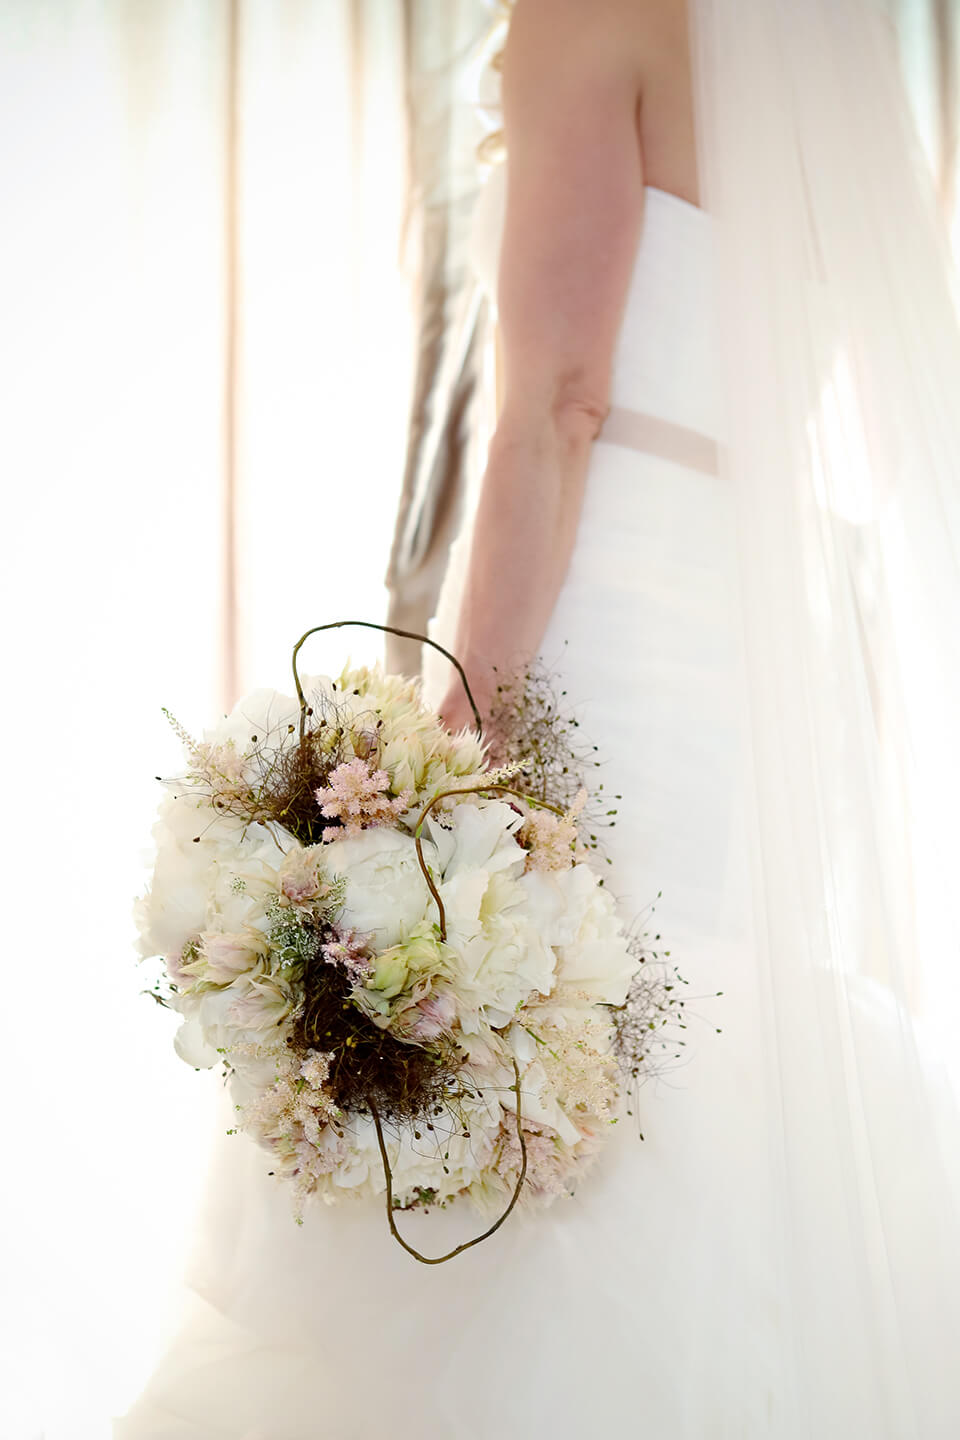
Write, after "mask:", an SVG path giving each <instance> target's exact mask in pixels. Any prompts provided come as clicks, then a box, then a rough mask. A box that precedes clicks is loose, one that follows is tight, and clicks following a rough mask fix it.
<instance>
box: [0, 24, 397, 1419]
mask: <svg viewBox="0 0 960 1440" xmlns="http://www.w3.org/2000/svg"><path fill="white" fill-rule="evenodd" d="M231 26H234V27H236V26H238V27H239V35H236V36H235V40H236V41H237V42H238V43H236V44H235V45H234V46H233V47H232V46H231V38H230V32H231ZM398 33H399V16H398V12H397V7H396V6H395V5H394V4H392V3H391V0H323V3H322V4H314V5H295V4H291V3H282V4H280V3H278V4H274V3H272V0H242V3H241V0H230V3H228V0H217V3H215V4H214V3H209V0H151V3H150V4H143V5H126V4H119V5H118V4H115V3H112V0H82V3H81V0H57V3H56V4H53V5H34V4H32V3H30V0H0V210H2V214H3V223H2V235H0V257H2V264H0V311H2V314H3V324H2V327H0V389H2V395H3V402H2V408H3V423H2V425H0V473H2V476H3V487H4V522H5V541H6V547H5V554H4V565H3V573H2V578H0V587H2V594H3V613H4V617H5V622H6V623H5V638H4V690H5V699H6V704H5V707H4V715H3V720H4V753H3V766H4V782H3V785H4V802H5V808H6V814H7V817H8V823H7V846H6V860H7V867H6V869H5V876H6V880H7V893H6V900H7V904H6V908H5V937H6V939H5V943H6V948H7V953H8V956H9V957H10V964H9V967H8V980H9V984H10V988H9V989H8V991H7V1001H6V1004H5V1015H6V1023H5V1042H4V1060H3V1066H2V1069H3V1074H4V1081H5V1085H4V1095H5V1100H6V1115H5V1139H6V1148H5V1158H6V1161H7V1165H6V1168H5V1175H4V1188H3V1195H2V1198H0V1223H2V1232H3V1240H2V1243H0V1250H2V1259H0V1269H2V1274H3V1314H2V1318H0V1352H2V1361H0V1371H2V1384H0V1435H2V1436H3V1440H36V1437H37V1436H39V1435H43V1436H44V1440H106V1437H107V1436H109V1435H110V1433H111V1429H112V1426H111V1418H110V1417H111V1415H113V1414H115V1413H119V1412H120V1411H122V1410H123V1409H125V1408H126V1406H127V1405H129V1404H130V1403H131V1401H132V1400H133V1399H134V1397H135V1395H136V1394H137V1392H138V1391H139V1389H140V1388H141V1387H142V1385H143V1383H144V1380H145V1378H146V1376H147V1375H148V1374H149V1372H150V1370H151V1368H152V1365H153V1363H154V1361H155V1359H156V1356H157V1354H158V1353H159V1351H160V1350H161V1349H162V1344H163V1340H164V1337H165V1335H166V1334H167V1332H168V1331H169V1330H170V1329H171V1328H172V1326H173V1324H174V1320H175V1315H176V1308H177V1302H178V1299H179V1296H178V1293H177V1291H178V1281H179V1276H180V1271H181V1268H182V1265H183V1262H184V1255H185V1252H186V1250H187V1248H188V1246H189V1242H190V1234H191V1231H192V1228H193V1227H194V1225H195V1223H196V1205H197V1202H198V1199H199V1196H200V1194H201V1192H202V1184H203V1177H204V1173H205V1170H206V1167H207V1165H208V1162H209V1156H210V1150H211V1141H212V1139H213V1138H214V1137H215V1136H216V1135H218V1134H219V1132H220V1131H221V1128H222V1127H221V1124H220V1117H219V1115H218V1114H216V1112H215V1106H216V1101H217V1098H218V1085H217V1079H216V1077H215V1076H213V1075H197V1074H194V1073H193V1072H192V1071H190V1070H189V1069H188V1068H187V1067H186V1066H185V1065H183V1063H182V1062H181V1061H179V1060H178V1059H177V1058H176V1056H175V1054H174V1052H173V1048H172V1038H173V1033H174V1030H175V1023H174V1021H175V1017H173V1016H168V1015H165V1014H161V1013H160V1012H159V1010H158V1007H157V1006H156V1005H155V1004H154V1003H153V1002H152V1001H151V999H150V998H149V997H148V996H145V995H143V994H141V993H140V992H141V991H142V989H143V988H144V987H145V986H146V985H147V984H148V983H149V981H148V976H147V973H146V971H145V969H144V968H139V967H138V966H137V963H136V953H135V949H134V940H135V931H134V925H133V920H132V916H131V907H132V901H133V897H134V896H135V895H136V894H138V893H140V892H141V891H142V889H143V887H144V884H145V880H146V875H147V862H148V859H149V844H150V826H151V823H152V819H153V814H154V810H155V806H156V803H157V800H158V798H159V794H160V787H159V786H157V785H156V783H155V780H154V776H155V775H156V774H158V773H163V774H172V773H175V772H176V771H177V770H178V769H179V767H180V765H181V763H182V754H181V749H180V746H179V743H178V742H177V740H176V737H175V736H174V735H173V734H172V732H171V731H170V728H169V726H168V724H167V722H166V721H165V719H164V717H163V715H162V713H161V709H160V707H161V706H162V705H169V706H170V708H171V709H172V710H173V711H174V712H175V713H176V714H177V716H178V718H179V719H180V720H181V721H182V722H183V723H184V724H185V725H187V727H188V728H189V729H190V730H191V731H193V732H196V731H198V730H200V729H202V727H203V726H204V725H205V724H207V723H209V722H210V721H211V720H213V719H214V718H215V717H216V715H217V714H218V713H219V712H220V711H221V710H222V708H223V706H224V705H226V704H228V703H232V701H233V700H234V699H235V698H236V695H235V694H229V695H228V694H227V693H225V689H226V687H225V684H224V679H225V675H224V672H225V669H226V666H225V665H224V660H225V645H224V638H223V637H224V628H225V627H224V626H223V624H222V621H223V619H224V611H225V608H226V604H227V595H228V591H229V593H230V594H232V595H233V597H234V599H235V601H236V611H237V613H236V616H235V630H234V633H235V634H236V637H237V640H238V645H237V655H236V662H237V664H236V672H235V673H236V683H237V685H238V686H239V687H241V688H252V686H253V685H254V684H257V683H275V684H277V685H278V686H281V687H287V686H289V685H290V683H291V682H290V672H289V654H290V647H291V646H292V643H293V641H294V640H295V639H296V638H297V635H298V634H300V633H301V632H302V631H303V630H304V629H305V628H306V626H307V625H308V624H310V623H315V622H317V621H320V620H325V619H328V618H335V617H336V616H337V614H338V613H343V611H344V610H345V609H346V608H349V609H351V610H355V611H357V612H358V613H360V614H362V615H365V616H369V617H370V618H373V619H379V618H381V616H382V614H383V609H384V607H385V599H386V595H385V590H384V587H383V584H382V577H383V574H384V571H385V568H386V563H387V556H388V550H389V538H390V528H391V522H392V518H393V511H394V507H395V501H396V491H397V483H398V477H399V473H400V459H401V456H402V447H403V437H404V425H405V421H406V414H407V408H408V392H407V384H406V381H407V375H408V373H409V366H408V355H409V349H410V346H409V332H408V328H407V326H408V316H407V303H406V287H405V284H404V282H403V280H402V278H401V276H400V274H399V271H398V268H397V264H396V261H397V251H398V245H399V239H400V203H401V199H402V187H403V180H404V175H403V166H402V164H401V163H399V162H400V161H401V160H402V125H401V123H400V122H401V121H402V112H401V109H400V81H401V78H402V77H401V70H400V64H399V57H400V50H399V47H398V45H397V36H398ZM231 70H232V72H233V73H232V74H231ZM361 80H362V81H363V84H361V83H360V82H361ZM231 90H233V93H234V105H233V107H231V101H230V94H231ZM231 171H232V174H233V178H234V181H235V189H234V201H235V205H234V208H233V211H232V214H231V213H230V207H229V206H228V203H227V190H228V188H229V181H230V175H231ZM231 248H232V249H233V251H234V254H235V260H236V262H237V267H238V268H237V272H236V275H235V282H236V283H235V284H234V285H233V287H232V288H231V286H230V285H229V283H228V270H229V261H228V254H227V252H228V250H230V249H231ZM231 303H232V304H233V305H234V306H235V311H234V314H233V316H232V318H231V316H230V315H229V313H228V312H229V309H230V305H231ZM231 329H232V331H233V334H234V350H233V357H234V360H233V364H234V369H233V374H232V379H231V377H230V376H229V375H228V373H227V371H228V334H229V332H230V331H231ZM361 380H362V382H363V383H361ZM366 387H369V389H367V388H366ZM228 393H232V396H233V400H232V417H233V425H232V433H230V430H231V427H230V422H229V417H228V415H227V413H226V412H227V410H228V404H227V396H228ZM373 394H375V395H376V411H377V424H376V425H369V424H365V423H364V416H365V414H367V413H368V411H369V408H370V405H371V395H373ZM231 447H232V451H233V476H234V482H235V483H234V488H233V516H234V540H235V552H234V562H235V585H234V586H233V587H229V586H228V584H227V574H226V571H227V568H228V567H227V551H228V537H227V535H226V517H225V510H226V505H225V501H226V492H227V484H226V475H227V470H228V456H227V451H228V449H229V448H231ZM361 484H362V487H363V504H362V516H361V521H360V524H359V527H358V528H359V531H360V536H359V538H358V537H357V533H356V530H355V528H354V527H355V526H357V521H356V516H357V496H358V493H359V487H360V485H361ZM347 535H349V536H350V537H351V538H350V543H346V542H345V541H343V540H342V538H341V539H337V538H336V537H344V536H347ZM361 542H362V563H361V564H359V565H358V564H357V560H356V556H357V552H358V546H359V545H360V543H361ZM368 637H369V638H368ZM347 648H349V649H350V650H351V651H352V653H353V654H354V656H355V657H356V659H357V660H358V661H360V660H372V659H373V658H375V657H376V656H377V655H378V654H379V653H380V649H381V646H380V643H379V639H378V637H376V636H375V635H374V632H363V631H358V632H355V633H354V634H353V635H351V636H350V638H349V640H348V641H346V642H345V640H344V639H343V638H342V637H339V638H337V639H336V641H335V642H333V643H331V644H330V645H329V646H328V648H327V650H326V652H324V647H323V643H322V640H321V641H319V642H318V644H317V648H316V649H315V650H314V651H313V652H312V654H311V664H312V666H314V667H315V668H316V669H320V668H322V667H323V666H324V665H325V664H334V665H335V664H337V663H338V657H342V656H343V653H344V651H345V649H347Z"/></svg>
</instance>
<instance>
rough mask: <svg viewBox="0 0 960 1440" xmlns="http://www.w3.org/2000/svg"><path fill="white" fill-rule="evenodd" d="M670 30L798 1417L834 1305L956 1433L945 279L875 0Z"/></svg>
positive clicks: (893, 1400) (883, 1399)
mask: <svg viewBox="0 0 960 1440" xmlns="http://www.w3.org/2000/svg"><path fill="white" fill-rule="evenodd" d="M691 24H692V50H693V59H694V69H695V97H696V106H697V127H698V147H699V153H700V160H701V182H702V188H703V195H702V200H703V203H704V205H705V207H706V209H707V210H708V211H710V212H711V214H712V215H713V216H714V218H715V221H716V244H715V247H714V256H715V264H716V272H715V275H716V284H715V294H716V300H717V307H718V311H717V314H718V325H717V336H718V345H719V347H720V348H719V354H718V373H719V375H720V376H721V377H723V380H724V382H725V414H726V425H727V444H726V446H725V447H724V449H723V451H722V453H721V475H722V477H724V478H725V480H726V483H727V484H729V485H730V486H731V487H732V489H733V492H734V494H735V497H736V516H737V533H738V567H739V576H740V588H741V607H742V622H743V640H744V655H745V664H746V676H747V694H746V696H745V700H746V706H747V712H748V723H749V729H750V734H751V737H752V738H751V748H752V767H751V769H752V788H753V796H752V805H751V809H752V826H753V832H754V844H753V846H752V853H753V854H754V856H755V857H756V864H755V871H756V873H755V875H754V886H753V893H754V899H755V905H754V910H755V925H756V943H757V953H758V963H759V964H761V966H762V967H763V971H764V975H765V981H764V988H765V992H766V1026H765V1028H766V1044H767V1063H766V1081H767V1087H768V1098H769V1103H770V1105H771V1106H772V1107H773V1111H774V1113H775V1114H776V1115H777V1117H778V1124H777V1133H779V1135H780V1137H781V1146H780V1152H779V1154H776V1155H775V1156H773V1157H772V1165H773V1167H774V1176H773V1179H774V1181H775V1184H776V1187H777V1195H778V1197H779V1202H780V1206H781V1211H782V1213H781V1225H782V1233H783V1237H784V1248H783V1263H784V1267H785V1278H786V1280H787V1282H788V1283H787V1293H788V1294H789V1295H792V1296H793V1297H794V1302H795V1305H796V1308H797V1315H798V1324H797V1327H796V1335H797V1343H798V1352H799V1353H798V1355H797V1376H798V1383H799V1386H800V1388H799V1391H798V1396H797V1405H798V1415H799V1417H800V1418H801V1420H802V1419H803V1418H805V1419H806V1420H807V1421H808V1422H809V1423H811V1424H813V1423H814V1422H815V1421H823V1420H824V1418H825V1417H824V1416H823V1415H822V1414H821V1409H820V1407H821V1406H822V1404H823V1396H824V1393H825V1387H827V1386H828V1384H829V1373H828V1367H829V1356H828V1355H826V1354H825V1353H824V1350H823V1346H822V1345H821V1344H820V1343H818V1327H819V1325H820V1322H821V1319H822V1317H823V1316H824V1315H825V1313H826V1312H827V1311H829V1312H830V1313H831V1314H832V1316H833V1317H834V1319H833V1322H832V1323H835V1321H836V1316H837V1314H840V1315H843V1314H846V1315H848V1317H849V1321H850V1324H851V1325H855V1326H858V1327H859V1328H860V1331H861V1336H860V1340H861V1344H860V1347H859V1352H860V1358H861V1362H862V1366H863V1375H864V1378H865V1379H869V1381H870V1384H871V1386H872V1387H873V1388H874V1389H875V1391H876V1394H877V1423H878V1424H880V1425H881V1427H885V1428H881V1429H880V1430H876V1429H874V1430H872V1431H871V1432H870V1433H872V1434H879V1433H882V1434H884V1435H887V1434H889V1435H890V1436H897V1437H903V1436H910V1437H917V1440H927V1437H932V1436H937V1437H939V1436H947V1435H948V1434H952V1433H954V1430H955V1427H956V1424H957V1422H958V1419H960V1417H958V1414H957V1411H956V1404H957V1392H956V1385H955V1382H954V1380H953V1379H952V1378H951V1377H952V1373H953V1371H954V1369H955V1363H956V1357H955V1343H956V1337H957V1335H958V1333H960V1298H958V1297H960V1204H958V1200H960V1189H958V1178H960V1172H958V1166H960V1125H958V1112H957V1068H956V1032H957V1025H958V1022H960V944H958V940H960V931H958V920H957V913H956V910H955V906H954V904H953V903H952V898H951V897H952V892H953V889H954V887H955V885H956V880H957V876H958V874H960V839H958V830H957V823H956V816H957V813H958V802H960V761H958V754H957V745H958V736H960V553H958V542H960V407H958V406H957V398H956V397H957V395H958V394H960V329H958V323H957V312H956V294H957V290H956V276H955V272H954V271H953V270H952V268H951V259H950V254H949V248H948V242H947V237H946V234H945V228H944V226H943V223H942V220H941V218H940V217H939V216H938V212H937V207H936V200H935V196H934V192H933V187H932V185H931V184H930V181H929V176H928V172H927V169H926V166H925V164H924V161H923V157H922V154H921V153H920V148H919V144H918V142H917V140H916V137H915V134H914V131H913V129H912V128H911V124H910V118H909V114H908V109H907V105H906V101H905V97H904V94H903V90H902V84H901V81H900V77H899V74H898V70H897V60H896V54H895V51H894V47H893V44H892V40H891V35H890V32H889V30H888V29H887V28H886V26H885V24H884V23H883V21H882V20H881V18H880V17H879V16H878V13H877V11H876V9H875V7H874V6H872V5H871V4H869V3H865V0H804V3H803V4H800V5H798V4H795V3H793V0H692V3H691ZM920 1237H922V1243H921V1239H920ZM851 1257H853V1258H854V1260H855V1264H854V1265H853V1266H851V1264H850V1258H851ZM841 1259H842V1263H840V1262H841ZM835 1262H836V1263H835ZM839 1276H844V1277H846V1283H845V1284H844V1285H843V1286H841V1284H840V1282H839V1280H836V1279H834V1278H833V1277H839ZM845 1393H846V1394H847V1395H848V1396H849V1395H850V1394H852V1393H853V1391H852V1390H851V1389H850V1388H847V1390H846V1391H845ZM810 1397H813V1398H812V1399H811V1398H810ZM808 1404H809V1410H807V1409H805V1407H806V1406H807V1405H808ZM838 1418H839V1417H837V1416H836V1415H835V1416H834V1417H833V1419H834V1422H836V1420H837V1419H838ZM849 1423H850V1425H851V1426H852V1427H853V1428H851V1430H850V1431H849V1433H851V1434H866V1433H867V1431H866V1430H865V1429H863V1428H862V1425H863V1417H862V1414H861V1416H860V1417H859V1418H858V1416H857V1415H855V1414H851V1415H850V1416H849ZM858 1425H859V1426H860V1427H861V1428H857V1427H858ZM798 1433H815V1431H814V1430H804V1429H803V1424H802V1423H801V1424H800V1425H799V1430H798ZM831 1433H833V1432H831ZM838 1433H839V1432H838Z"/></svg>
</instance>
